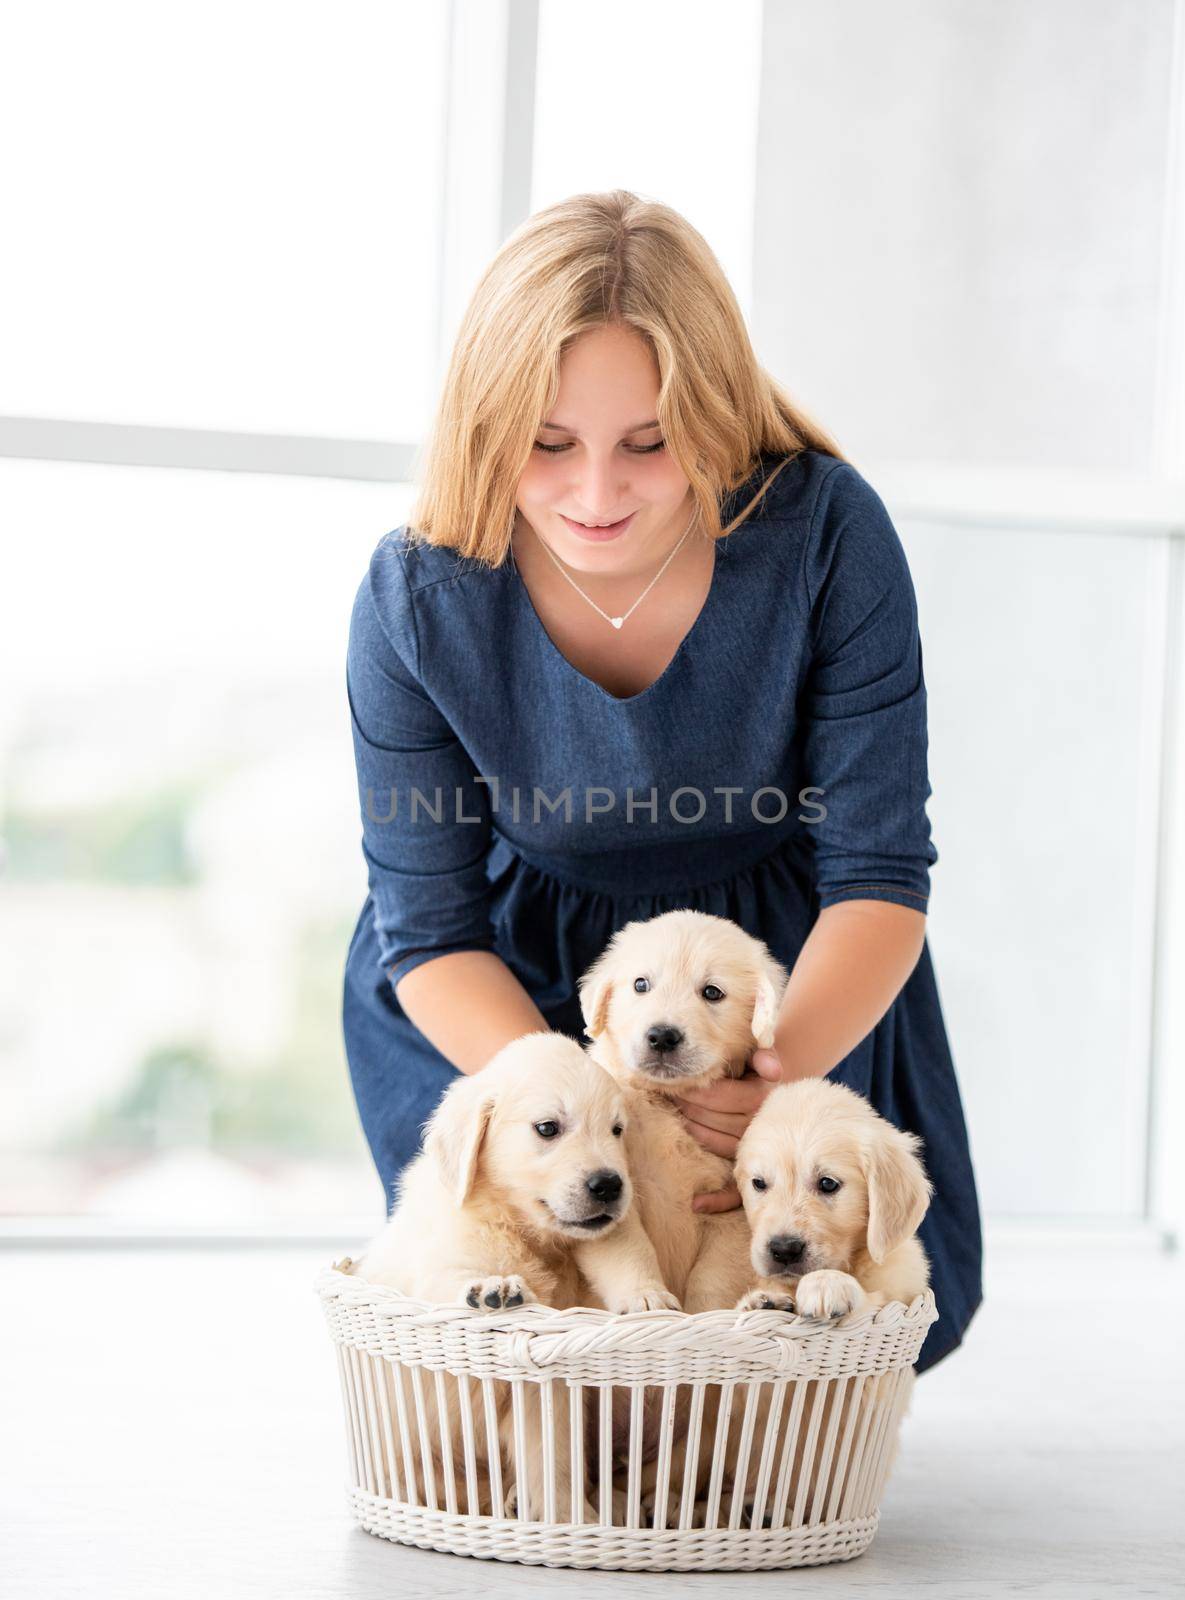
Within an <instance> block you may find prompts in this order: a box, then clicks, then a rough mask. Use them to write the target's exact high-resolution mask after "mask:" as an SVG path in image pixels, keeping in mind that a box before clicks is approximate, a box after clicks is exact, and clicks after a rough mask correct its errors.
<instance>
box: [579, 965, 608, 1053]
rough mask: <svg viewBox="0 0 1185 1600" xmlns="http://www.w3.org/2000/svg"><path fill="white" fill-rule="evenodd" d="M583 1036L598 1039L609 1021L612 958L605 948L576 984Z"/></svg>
mask: <svg viewBox="0 0 1185 1600" xmlns="http://www.w3.org/2000/svg"><path fill="white" fill-rule="evenodd" d="M577 987H578V989H579V992H580V1011H581V1014H582V1016H583V1017H584V1032H585V1037H586V1038H589V1039H599V1038H600V1036H601V1035H602V1034H603V1033H604V1031H605V1027H606V1025H607V1023H608V1021H609V1002H610V1000H611V999H612V998H613V958H612V952H611V951H610V950H605V951H604V952H603V953H602V954H601V955H599V956H598V957H597V959H596V960H595V961H594V962H593V964H592V966H591V967H589V969H588V971H587V972H586V973H585V974H584V976H583V977H582V978H581V979H580V982H579V984H578V985H577Z"/></svg>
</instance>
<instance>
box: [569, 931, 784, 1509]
mask: <svg viewBox="0 0 1185 1600" xmlns="http://www.w3.org/2000/svg"><path fill="white" fill-rule="evenodd" d="M787 976H788V975H787V973H786V969H785V968H784V967H783V966H782V965H781V964H780V963H779V962H778V961H776V960H775V959H774V957H773V956H772V955H771V954H770V952H769V951H768V950H767V949H766V947H765V945H764V944H762V943H761V941H760V940H759V939H755V938H753V937H752V936H751V935H750V934H748V933H746V932H745V931H744V929H743V928H740V927H738V925H737V924H736V923H734V922H730V921H729V920H728V919H727V918H724V917H716V916H710V915H708V914H707V913H706V912H702V911H691V910H678V911H669V912H665V913H663V914H662V915H660V916H657V917H653V918H650V919H649V920H647V921H644V922H631V923H628V924H627V925H626V926H625V927H623V928H621V929H620V930H619V931H618V932H617V933H616V934H615V935H614V937H613V939H612V940H611V941H610V943H609V944H608V945H607V946H606V948H605V950H604V952H603V953H602V954H601V955H600V956H599V957H598V959H597V960H596V962H595V963H594V964H593V965H592V966H591V967H590V968H589V969H588V971H587V972H586V973H585V974H584V976H583V977H582V978H581V980H580V986H579V987H580V1003H581V1009H582V1011H583V1014H584V1021H585V1032H586V1034H587V1035H588V1037H589V1038H590V1039H591V1041H592V1043H591V1044H590V1046H589V1053H590V1054H591V1055H592V1056H593V1057H594V1058H595V1059H596V1060H597V1061H599V1062H600V1063H601V1064H602V1065H603V1066H604V1067H605V1068H606V1069H607V1070H608V1071H609V1072H610V1073H612V1075H613V1076H614V1078H615V1079H616V1080H617V1082H618V1083H619V1084H620V1085H621V1087H622V1089H623V1090H624V1091H625V1092H626V1096H627V1099H626V1104H627V1106H628V1108H629V1129H628V1132H627V1134H626V1140H627V1145H628V1150H629V1162H630V1170H631V1172H632V1173H633V1175H634V1183H635V1187H636V1191H637V1201H636V1204H637V1207H638V1210H639V1213H640V1215H641V1219H642V1223H643V1225H644V1227H645V1229H646V1232H647V1234H648V1235H649V1236H650V1239H651V1241H652V1242H653V1244H654V1248H655V1251H656V1253H657V1255H658V1262H659V1267H660V1269H661V1272H662V1276H663V1280H664V1282H665V1283H666V1285H667V1287H668V1289H670V1290H671V1291H672V1292H673V1293H674V1294H676V1295H677V1296H678V1297H679V1299H680V1301H681V1302H682V1305H683V1309H684V1310H685V1311H689V1312H697V1311H711V1310H720V1309H724V1308H727V1307H730V1306H733V1305H735V1304H736V1301H737V1297H738V1296H739V1295H740V1294H741V1293H742V1292H743V1290H744V1289H745V1287H746V1285H747V1284H748V1283H749V1282H750V1281H751V1276H752V1274H751V1271H750V1268H749V1262H748V1251H749V1230H748V1224H747V1223H746V1221H745V1217H744V1213H743V1212H742V1211H740V1210H739V1209H738V1210H734V1211H728V1212H722V1213H718V1214H715V1215H712V1214H706V1213H701V1212H697V1211H694V1210H693V1209H692V1200H693V1199H694V1197H695V1196H696V1195H697V1194H702V1193H707V1192H709V1191H715V1190H718V1189H722V1188H725V1187H727V1186H728V1185H729V1184H730V1183H731V1182H732V1178H733V1173H732V1164H731V1162H729V1161H727V1160H725V1159H724V1158H723V1157H722V1156H717V1155H713V1154H712V1153H711V1152H710V1151H708V1150H705V1149H704V1147H703V1146H702V1145H701V1144H699V1143H698V1141H697V1140H696V1139H695V1138H693V1137H692V1135H691V1133H690V1132H689V1131H688V1130H687V1128H686V1127H685V1125H684V1123H683V1121H682V1120H681V1118H680V1116H679V1113H678V1110H677V1109H676V1107H675V1105H674V1101H673V1098H672V1097H673V1096H675V1095H678V1094H680V1093H682V1092H684V1091H686V1090H688V1089H691V1088H695V1087H699V1086H702V1085H704V1084H709V1083H713V1082H715V1081H716V1080H718V1079H721V1078H725V1077H739V1076H740V1075H741V1074H742V1073H743V1072H744V1070H745V1067H746V1066H747V1064H748V1062H749V1059H750V1057H751V1056H752V1053H753V1051H754V1049H755V1048H757V1047H758V1046H765V1047H768V1046H770V1045H772V1043H773V1028H774V1022H775V1020H776V1017H777V1011H778V1006H779V1004H780V1003H781V997H782V992H783V990H784V988H785V986H786V982H787ZM664 1030H668V1031H667V1032H666V1033H665V1038H664ZM675 1036H677V1039H676V1038H675ZM664 1045H665V1046H670V1047H669V1048H665V1047H663V1046H664ZM717 1399H718V1395H716V1393H715V1391H709V1402H708V1407H707V1409H706V1411H705V1415H704V1423H703V1427H704V1437H710V1429H711V1426H712V1424H713V1421H714V1416H715V1409H714V1406H715V1401H716V1400H717ZM678 1403H679V1411H678V1413H677V1416H676V1430H677V1437H678V1439H679V1444H678V1446H677V1447H676V1452H675V1461H674V1469H673V1470H674V1472H675V1474H676V1476H675V1477H674V1478H673V1480H672V1481H681V1480H680V1479H679V1478H678V1476H677V1474H678V1473H680V1472H681V1471H682V1469H683V1465H684V1462H683V1455H682V1440H683V1433H684V1423H685V1421H686V1410H687V1395H686V1391H681V1392H680V1395H679V1401H678ZM623 1422H624V1418H623V1417H619V1416H617V1414H616V1413H615V1426H614V1435H615V1442H617V1443H619V1444H620V1443H622V1442H623V1441H622V1440H620V1439H618V1435H619V1433H620V1432H621V1426H620V1425H621V1424H623ZM654 1422H655V1418H654V1417H653V1416H650V1415H648V1416H647V1417H646V1419H645V1426H644V1440H645V1450H646V1455H647V1457H648V1458H649V1465H650V1468H651V1470H650V1471H648V1472H647V1473H645V1474H644V1479H643V1491H644V1498H647V1499H648V1497H649V1491H650V1489H651V1488H652V1486H653V1485H652V1481H651V1480H652V1477H653V1471H652V1468H653V1456H654V1454H655V1452H656V1450H657V1435H656V1429H655V1427H654Z"/></svg>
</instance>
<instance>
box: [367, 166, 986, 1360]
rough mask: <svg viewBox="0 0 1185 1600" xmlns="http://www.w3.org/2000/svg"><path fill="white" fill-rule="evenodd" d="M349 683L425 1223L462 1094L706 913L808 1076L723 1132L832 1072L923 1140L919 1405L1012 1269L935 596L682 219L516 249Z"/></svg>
mask: <svg viewBox="0 0 1185 1600" xmlns="http://www.w3.org/2000/svg"><path fill="white" fill-rule="evenodd" d="M347 680H348V691H349V698H350V707H351V716H352V726H353V735H354V746H355V752H356V757H357V768H358V783H359V791H360V800H361V810H362V830H363V837H362V847H363V853H364V855H365V858H366V862H367V867H368V871H369V883H370V893H369V895H368V896H367V899H366V902H365V904H364V905H363V907H362V911H361V914H360V915H359V918H358V923H357V926H356V928H355V931H354V936H353V939H352V942H351V945H350V951H349V956H348V959H347V964H346V974H345V992H344V1002H343V1025H344V1030H345V1041H346V1049H347V1055H348V1059H349V1065H350V1073H351V1078H352V1082H353V1088H354V1093H355V1097H356V1099H357V1104H358V1110H359V1114H360V1116H361V1119H362V1124H363V1127H364V1129H365V1131H366V1134H367V1138H368V1139H369V1142H370V1148H371V1150H372V1152H373V1155H374V1160H375V1163H376V1165H377V1167H378V1171H379V1175H380V1177H381V1179H382V1183H383V1187H384V1190H385V1191H386V1195H387V1201H388V1205H390V1204H391V1203H392V1198H393V1185H394V1183H395V1181H396V1179H397V1178H398V1176H399V1174H400V1172H401V1171H402V1169H403V1167H404V1166H405V1165H406V1164H407V1162H408V1161H409V1160H410V1159H411V1157H412V1156H413V1155H414V1154H415V1152H416V1150H417V1148H418V1145H419V1141H420V1134H421V1130H422V1128H423V1125H424V1122H425V1121H426V1119H427V1118H428V1116H429V1115H430V1114H431V1112H432V1110H433V1109H434V1107H435V1106H436V1104H437V1102H438V1101H439V1099H440V1097H441V1095H442V1094H443V1092H444V1090H445V1088H446V1087H447V1085H448V1084H449V1082H450V1081H451V1080H452V1079H453V1078H454V1077H455V1076H456V1074H457V1073H458V1072H478V1071H480V1070H481V1068H482V1067H483V1065H484V1064H485V1063H486V1062H487V1061H488V1060H489V1058H490V1057H491V1056H492V1055H493V1054H494V1052H495V1051H496V1050H498V1049H499V1048H500V1047H501V1046H502V1045H503V1044H505V1043H506V1042H507V1041H508V1040H510V1039H513V1038H516V1037H517V1036H519V1035H520V1034H523V1033H526V1032H529V1031H531V1030H533V1029H537V1028H553V1029H557V1030H559V1031H561V1032H564V1033H568V1034H571V1035H572V1036H573V1037H574V1038H577V1039H581V1038H582V1036H583V1021H582V1018H581V1014H580V1007H579V1004H578V1000H577V995H576V984H577V980H578V979H579V977H580V975H581V973H582V972H583V971H584V970H585V969H586V968H587V967H588V966H589V965H590V964H591V963H592V961H593V960H594V959H595V957H596V956H597V955H599V954H600V952H601V950H602V949H603V948H604V946H605V944H606V943H607V941H608V940H609V938H610V936H611V934H613V933H614V931H615V930H616V929H617V928H619V927H621V926H623V925H624V924H625V923H627V922H630V921H634V920H636V919H640V918H647V917H651V916H655V915H657V914H658V913H659V912H662V911H667V910H670V909H672V908H674V907H677V906H688V907H694V908H698V909H700V910H702V911H707V912H712V913H714V914H716V915H718V916H723V917H729V918H731V919H733V920H734V921H736V922H738V923H739V924H740V925H741V926H742V927H744V928H746V929H747V930H748V931H749V932H750V933H752V934H754V935H756V936H757V937H758V938H760V939H762V940H764V941H765V943H766V944H767V945H768V946H769V947H770V949H771V950H772V951H773V953H774V955H775V956H777V957H778V959H779V960H780V961H782V962H783V964H784V965H785V966H786V967H787V968H789V969H790V970H791V973H792V976H791V981H790V984H789V986H788V988H787V990H786V993H785V997H784V1000H783V1003H782V1006H781V1010H780V1013H779V1017H778V1022H777V1026H776V1030H775V1044H774V1048H773V1050H770V1051H758V1052H756V1053H755V1055H754V1058H753V1070H752V1071H751V1073H749V1074H747V1075H746V1077H745V1078H743V1079H740V1080H737V1081H734V1082H731V1083H727V1084H723V1085H718V1086H716V1087H715V1088H713V1089H712V1090H710V1091H703V1092H701V1093H699V1094H697V1095H695V1096H693V1097H689V1099H688V1100H687V1101H686V1102H685V1105H684V1110H685V1115H686V1117H687V1119H688V1125H689V1127H690V1128H691V1130H692V1132H693V1133H694V1134H695V1135H696V1137H697V1138H698V1139H700V1141H701V1142H702V1143H703V1144H704V1145H706V1146H707V1147H708V1148H709V1149H712V1150H715V1151H718V1152H720V1153H723V1154H727V1155H731V1154H732V1153H733V1152H735V1150H736V1145H737V1141H738V1139H739V1136H740V1134H741V1132H742V1131H743V1129H744V1127H745V1126H746V1124H747V1122H748V1121H749V1119H750V1118H751V1117H752V1115H753V1114H754V1112H755V1110H756V1109H757V1107H758V1105H759V1104H760V1103H761V1100H762V1099H763V1097H764V1095H765V1094H767V1093H768V1092H769V1089H770V1087H771V1085H772V1084H773V1083H775V1082H777V1081H778V1080H779V1079H791V1078H798V1077H803V1076H809V1075H822V1074H825V1073H830V1074H831V1075H832V1076H833V1077H835V1078H836V1079H838V1080H839V1081H841V1082H844V1083H847V1084H849V1085H851V1087H852V1088H854V1089H856V1090H858V1091H859V1092H860V1093H861V1094H863V1095H865V1096H866V1097H867V1098H868V1099H869V1100H870V1101H871V1103H872V1104H873V1105H874V1106H875V1108H876V1109H877V1110H878V1111H880V1112H881V1113H882V1114H883V1115H884V1116H886V1117H888V1118H889V1120H890V1121H892V1122H894V1123H896V1124H897V1125H898V1126H899V1127H902V1128H907V1129H910V1130H912V1131H913V1132H915V1133H918V1134H920V1135H922V1137H923V1138H924V1140H925V1151H924V1154H925V1160H926V1166H927V1170H928V1172H929V1175H930V1177H931V1179H932V1181H933V1183H934V1186H935V1193H934V1196H933V1201H932V1204H931V1206H930V1210H929V1212H928V1214H927V1216H926V1218H925V1221H924V1223H923V1225H922V1229H921V1237H922V1241H923V1243H924V1244H925V1246H926V1249H927V1252H928V1254H929V1257H930V1262H931V1270H932V1283H933V1288H934V1293H935V1298H936V1300H937V1304H938V1308H939V1312H940V1320H939V1321H938V1322H937V1323H935V1324H934V1326H933V1327H932V1329H931V1330H930V1333H929V1336H928V1337H927V1340H926V1343H925V1345H924V1346H923V1349H922V1352H921V1357H920V1359H919V1362H918V1370H919V1372H921V1371H925V1370H926V1369H927V1368H928V1367H930V1366H933V1365H934V1363H935V1362H936V1361H938V1360H940V1359H941V1357H942V1356H943V1355H945V1354H946V1353H948V1352H949V1351H950V1350H952V1349H954V1347H955V1346H956V1345H958V1344H959V1343H960V1341H961V1339H962V1336H963V1332H964V1329H965V1328H966V1326H967V1323H968V1322H969V1321H970V1319H971V1316H972V1314H973V1313H974V1311H975V1309H976V1307H977V1306H978V1305H979V1303H980V1299H981V1293H982V1291H981V1283H980V1268H981V1236H980V1218H979V1207H978V1201H977V1196H976V1189H975V1179H974V1174H973V1171H972V1166H971V1160H970V1155H969V1151H968V1144H967V1134H966V1128H965V1126H964V1119H963V1111H962V1106H961V1103H960V1098H959V1089H958V1084H957V1081H956V1078H955V1071H954V1066H953V1063H952V1060H951V1054H950V1049H949V1046H948V1043H947V1038H946V1031H945V1027H944V1023H943V1017H942V1011H941V1008H940V1004H939V997H938V992H937V988H936V984H935V977H934V971H933V968H932V966H931V961H930V953H929V948H928V945H927V943H926V937H925V928H926V910H927V905H928V898H929V891H930V883H929V869H930V867H931V866H932V865H933V864H934V862H935V861H936V860H937V851H936V850H935V848H934V846H933V845H932V844H931V842H930V826H929V821H928V819H927V816H926V810H925V806H926V800H927V797H928V796H929V794H930V792H931V790H930V785H929V782H928V777H927V761H926V755H927V736H926V689H925V684H924V680H923V675H922V650H921V644H920V641H919V637H918V626H917V611H916V605H915V600H914V591H913V585H912V581H911V578H910V574H909V569H908V566H907V564H906V559H905V555H904V552H903V550H902V547H901V543H900V541H899V539H898V537H897V534H896V532H895V530H894V528H893V525H892V523H891V522H890V520H889V517H888V515H887V513H886V511H885V508H884V506H883V504H882V503H881V501H880V499H879V498H878V496H877V495H876V493H875V492H874V490H873V489H872V488H870V487H869V485H868V484H867V483H866V482H865V481H864V479H863V478H862V477H861V475H860V473H859V472H857V471H856V470H855V468H853V467H852V466H851V465H850V464H849V463H848V462H847V461H846V460H845V459H844V457H843V456H842V455H841V453H840V451H839V449H838V448H837V446H836V445H835V443H834V442H833V441H832V440H831V439H830V438H829V437H828V436H827V435H826V434H825V433H823V432H822V431H821V430H820V429H819V428H818V427H817V426H815V425H814V424H813V423H812V422H811V421H810V420H809V419H808V418H807V417H806V416H805V415H804V414H803V413H802V412H801V411H800V410H799V409H798V408H797V407H796V406H795V405H794V404H793V403H792V402H791V401H790V399H789V398H788V397H787V395H786V394H785V393H784V392H783V391H782V390H781V389H780V388H779V386H778V385H777V384H776V383H775V382H774V381H773V380H772V379H771V378H770V377H769V375H768V374H767V373H766V372H765V371H764V370H763V369H762V367H761V366H760V365H759V364H758V362H757V359H756V357H755V355H754V352H753V350H752V347H751V345H750V342H749V338H748V334H747V332H746V328H745V324H744V321H743V318H742V316H741V314H740V310H739V308H738V306H737V304H736V300H735V298H734V296H733V294H732V292H731V289H730V288H729V285H728V283H727V281H726V279H725V277H724V275H723V273H722V272H721V269H720V267H719V264H718V263H717V261H716V259H715V257H714V256H713V255H712V252H711V251H710V249H709V248H708V246H707V244H706V243H705V241H704V240H703V239H702V238H701V236H700V235H699V234H698V233H697V232H696V231H695V229H694V228H692V227H691V226H690V225H689V224H688V223H687V222H686V221H685V220H684V219H683V218H682V217H680V216H679V215H678V214H677V213H676V212H674V211H672V210H670V209H669V208H668V207H666V206H662V205H658V204H654V203H651V202H647V201H643V200H641V199H639V198H638V197H636V196H634V195H632V194H630V193H628V192H625V191H620V190H618V191H613V192H611V193H607V194H586V195H577V196H575V197H574V198H572V199H570V200H568V201H566V202H564V203H562V204H560V205H556V206H551V207H549V208H547V209H546V210H544V211H541V212H539V213H537V214H536V215H535V216H533V217H531V218H529V219H528V221H527V222H526V223H524V224H523V226H522V227H521V228H519V229H518V231H517V232H516V233H515V234H514V235H513V236H512V237H511V238H510V239H509V240H508V241H507V242H506V244H505V245H504V246H503V247H502V249H501V250H500V251H499V252H498V254H497V256H496V257H495V258H494V260H493V262H492V263H491V264H490V266H489V268H488V269H487V271H486V273H485V275H484V276H483V278H482V279H481V281H480V283H479V284H478V286H477V288H476V290H475V292H474V295H473V298H472V301H471V303H470V305H469V307H468V309H467V312H466V315H465V318H464V320H463V322H462V325H461V328H460V330H459V333H458V336H457V339H456V344H455V348H454V350H453V354H452V359H451V362H450V365H449V369H448V373H447V376H446V379H445V383H444V389H443V394H442V397H441V400H440V406H439V411H438V414H437V417H436V421H435V426H434V428H433V430H432V434H431V438H430V443H429V448H428V452H427V456H426V464H425V469H424V471H423V473H422V475H421V487H420V493H419V498H418V500H417V502H416V505H415V507H414V509H413V514H412V516H411V518H410V520H409V523H408V524H407V526H405V527H403V528H401V529H398V530H397V531H396V532H395V533H392V534H389V535H387V536H386V537H385V538H384V539H383V540H382V541H381V543H380V544H379V546H378V548H377V550H376V551H375V553H374V556H373V558H372V559H371V562H370V567H369V571H368V573H367V574H366V576H365V578H364V579H363V581H362V584H361V586H360V588H359V590H358V595H357V600H356V602H355V606H354V611H353V617H352V622H351V628H350V640H349V652H348V664H347ZM737 1203H739V1202H738V1197H737V1195H736V1193H735V1191H731V1192H729V1193H726V1194H724V1195H720V1196H713V1197H708V1198H706V1199H701V1200H700V1201H697V1204H699V1205H702V1206H704V1207H705V1208H709V1209H720V1208H723V1207H728V1206H732V1205H736V1204H737Z"/></svg>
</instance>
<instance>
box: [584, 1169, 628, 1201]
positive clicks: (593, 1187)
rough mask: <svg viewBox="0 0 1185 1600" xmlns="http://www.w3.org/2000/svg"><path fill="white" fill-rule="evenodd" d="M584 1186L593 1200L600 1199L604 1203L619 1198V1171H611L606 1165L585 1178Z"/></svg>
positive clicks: (620, 1186)
mask: <svg viewBox="0 0 1185 1600" xmlns="http://www.w3.org/2000/svg"><path fill="white" fill-rule="evenodd" d="M584 1186H585V1188H586V1189H587V1190H588V1192H589V1194H591V1195H592V1197H593V1199H594V1200H600V1201H602V1202H604V1204H606V1205H608V1204H609V1203H610V1202H611V1201H613V1200H620V1199H621V1188H622V1183H621V1173H620V1172H612V1171H610V1169H609V1168H608V1167H605V1168H603V1169H602V1170H601V1171H600V1172H594V1173H593V1175H592V1177H591V1178H586V1179H585V1184H584Z"/></svg>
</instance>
